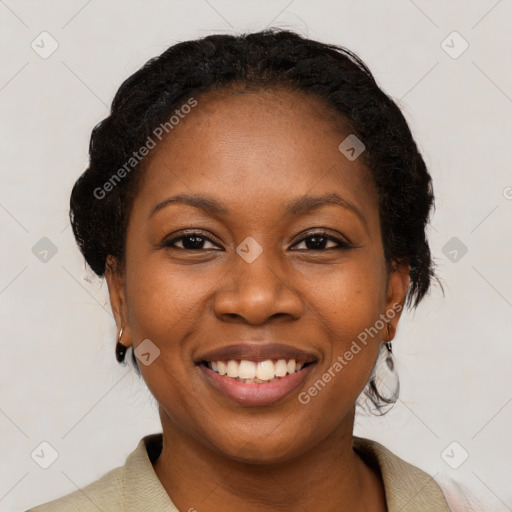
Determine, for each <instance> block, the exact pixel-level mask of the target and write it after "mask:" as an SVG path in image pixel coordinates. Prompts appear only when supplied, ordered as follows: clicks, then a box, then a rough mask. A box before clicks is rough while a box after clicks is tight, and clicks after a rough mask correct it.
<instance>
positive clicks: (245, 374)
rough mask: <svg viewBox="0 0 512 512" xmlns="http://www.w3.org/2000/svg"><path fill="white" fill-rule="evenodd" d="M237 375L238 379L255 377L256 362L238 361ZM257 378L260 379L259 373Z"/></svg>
mask: <svg viewBox="0 0 512 512" xmlns="http://www.w3.org/2000/svg"><path fill="white" fill-rule="evenodd" d="M238 377H239V378H240V379H254V377H256V363H254V362H253V361H240V366H239V367H238ZM258 379H261V377H260V376H259V375H258Z"/></svg>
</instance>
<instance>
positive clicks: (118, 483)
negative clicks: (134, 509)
mask: <svg viewBox="0 0 512 512" xmlns="http://www.w3.org/2000/svg"><path fill="white" fill-rule="evenodd" d="M123 501H124V467H123V466H121V467H119V468H116V469H113V470H111V471H109V472H108V473H106V474H105V475H103V476H102V477H101V478H100V479H99V480H96V481H95V482H93V483H91V484H89V485H87V486H86V487H83V488H82V489H79V490H77V491H74V492H72V493H70V494H67V495H66V496H63V497H62V498H59V499H57V500H54V501H50V502H49V503H45V504H43V505H39V506H37V507H34V508H31V509H30V510H29V511H27V512H97V511H98V510H104V511H107V510H108V511H110V510H119V505H120V504H121V505H122V503H123Z"/></svg>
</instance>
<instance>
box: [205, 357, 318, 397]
mask: <svg viewBox="0 0 512 512" xmlns="http://www.w3.org/2000/svg"><path fill="white" fill-rule="evenodd" d="M314 366H315V364H314V363H313V364H309V365H308V366H306V367H304V368H302V369H301V370H299V371H298V372H295V373H293V374H291V375H286V377H281V378H279V379H278V380H275V381H274V382H268V383H265V384H263V383H262V384H257V383H249V384H246V383H244V382H240V381H237V380H235V379H232V378H231V377H228V376H226V375H221V374H220V373H217V372H214V371H213V370H210V368H208V367H207V366H206V365H204V364H200V365H199V367H200V368H201V371H202V372H203V375H204V376H205V377H206V378H207V379H208V381H209V382H210V384H211V385H212V386H213V387H214V388H215V389H217V390H218V391H220V392H221V393H222V394H223V395H224V396H227V397H228V398H231V400H234V401H235V402H238V403H239V404H241V405H270V404H273V403H275V402H278V401H279V400H281V399H283V398H285V397H286V396H288V395H289V394H290V393H292V392H293V391H294V390H296V389H297V388H298V387H299V386H300V385H301V384H302V382H303V381H304V379H305V378H306V377H307V375H308V374H309V373H310V371H311V370H312V368H313V367H314Z"/></svg>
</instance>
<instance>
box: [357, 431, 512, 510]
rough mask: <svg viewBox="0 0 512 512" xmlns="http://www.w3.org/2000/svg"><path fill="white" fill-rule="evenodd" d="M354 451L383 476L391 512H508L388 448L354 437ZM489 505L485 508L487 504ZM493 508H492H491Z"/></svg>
mask: <svg viewBox="0 0 512 512" xmlns="http://www.w3.org/2000/svg"><path fill="white" fill-rule="evenodd" d="M353 446H354V450H355V451H356V452H358V453H359V454H360V455H361V457H362V458H363V459H364V460H365V462H367V463H368V464H370V465H372V466H373V467H374V468H376V469H378V470H379V471H380V473H381V476H382V480H383V482H384V488H385V490H386V499H387V500H388V508H389V510H390V512H394V511H395V510H400V511H402V512H406V511H409V510H410V511H411V512H412V511H416V510H428V511H429V512H431V511H432V512H434V511H435V512H437V511H439V512H487V511H488V510H493V511H494V512H505V511H506V510H509V509H508V508H506V507H504V506H503V503H499V502H497V501H496V502H494V501H493V503H492V505H491V504H490V503H489V499H491V498H489V497H488V496H485V497H484V496H481V495H477V494H475V493H474V492H472V491H470V490H469V489H468V488H467V487H465V486H464V485H462V484H460V483H458V482H456V481H455V480H453V479H451V478H449V477H447V476H446V475H439V476H438V475H437V474H436V477H435V479H434V477H433V476H431V475H429V474H428V473H426V472H424V471H423V470H421V469H420V468H418V467H416V466H413V465H412V464H410V463H408V462H406V461H405V460H403V459H401V458H400V457H398V456H397V455H395V454H394V453H393V452H391V451H390V450H388V449H387V448H386V447H385V446H383V445H381V444H380V443H378V442H376V441H372V440H370V439H365V438H359V437H354V441H353ZM484 502H485V503H486V506H485V507H484V505H483V503H484ZM490 506H492V508H489V507H490Z"/></svg>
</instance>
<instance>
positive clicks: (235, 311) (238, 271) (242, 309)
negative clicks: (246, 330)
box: [213, 251, 303, 325]
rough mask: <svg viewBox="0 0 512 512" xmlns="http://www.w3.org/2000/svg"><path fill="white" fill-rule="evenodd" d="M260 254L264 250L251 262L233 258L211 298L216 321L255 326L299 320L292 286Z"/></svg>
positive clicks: (300, 308) (299, 307)
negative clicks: (273, 321)
mask: <svg viewBox="0 0 512 512" xmlns="http://www.w3.org/2000/svg"><path fill="white" fill-rule="evenodd" d="M264 255H265V251H263V253H262V254H261V255H260V256H259V257H258V258H257V259H256V260H255V261H253V262H252V263H247V262H246V261H244V260H243V259H242V258H239V257H237V258H238V259H237V260H236V261H235V263H234V264H233V268H232V270H231V271H230V272H229V273H228V275H227V276H226V278H225V279H224V280H223V284H222V285H221V287H220V288H219V289H218V290H217V292H216V293H215V294H214V296H213V310H214V313H215V315H216V316H217V317H218V318H219V319H221V320H223V321H228V322H229V321H230V322H246V323H248V324H251V325H259V324H264V323H265V322H267V321H269V320H270V319H271V318H278V317H282V318H283V319H287V320H297V319H298V318H300V317H301V315H302V312H303V303H302V301H301V299H300V297H299V295H298V294H297V292H296V291H295V287H294V286H293V283H290V282H288V281H287V279H286V275H283V272H282V270H280V269H279V268H278V265H274V268H272V266H271V265H270V261H269V259H268V258H266V257H265V256H264ZM279 267H280V266H279Z"/></svg>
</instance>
